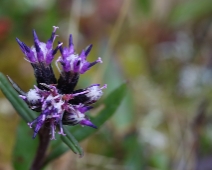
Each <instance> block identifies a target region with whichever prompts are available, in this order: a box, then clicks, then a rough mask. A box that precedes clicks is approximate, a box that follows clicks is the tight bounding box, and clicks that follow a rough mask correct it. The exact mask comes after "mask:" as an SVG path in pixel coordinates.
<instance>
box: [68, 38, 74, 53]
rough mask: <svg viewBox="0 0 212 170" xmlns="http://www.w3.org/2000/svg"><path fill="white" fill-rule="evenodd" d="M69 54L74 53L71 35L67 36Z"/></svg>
mask: <svg viewBox="0 0 212 170" xmlns="http://www.w3.org/2000/svg"><path fill="white" fill-rule="evenodd" d="M69 52H70V53H73V52H74V43H73V37H72V35H71V34H70V36H69Z"/></svg>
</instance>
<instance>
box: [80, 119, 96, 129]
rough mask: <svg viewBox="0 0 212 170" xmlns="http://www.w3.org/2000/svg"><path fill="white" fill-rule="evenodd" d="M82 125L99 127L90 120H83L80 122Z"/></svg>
mask: <svg viewBox="0 0 212 170" xmlns="http://www.w3.org/2000/svg"><path fill="white" fill-rule="evenodd" d="M80 124H81V125H85V126H90V127H92V128H95V129H97V126H95V125H94V124H93V123H92V122H91V121H90V120H82V121H81V122H80Z"/></svg>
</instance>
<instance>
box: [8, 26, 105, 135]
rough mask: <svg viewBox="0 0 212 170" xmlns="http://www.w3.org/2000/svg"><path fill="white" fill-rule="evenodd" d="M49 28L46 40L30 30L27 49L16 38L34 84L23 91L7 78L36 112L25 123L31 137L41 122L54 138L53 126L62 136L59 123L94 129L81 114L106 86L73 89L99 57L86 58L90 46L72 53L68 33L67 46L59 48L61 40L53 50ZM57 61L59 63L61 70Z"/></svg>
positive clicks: (96, 85) (94, 85)
mask: <svg viewBox="0 0 212 170" xmlns="http://www.w3.org/2000/svg"><path fill="white" fill-rule="evenodd" d="M53 28H54V29H53V32H52V34H51V37H50V39H49V40H48V41H47V42H46V43H43V42H40V41H39V39H38V36H37V35H36V32H35V31H33V36H34V46H32V47H31V48H29V47H28V46H27V45H25V44H24V43H23V42H21V41H20V40H19V39H18V38H17V39H16V40H17V42H18V44H19V46H20V48H21V50H22V52H23V53H24V55H25V57H26V60H27V61H28V62H30V63H31V65H32V67H33V69H34V74H35V77H36V81H37V86H34V88H33V89H30V90H29V91H28V92H27V93H25V92H23V91H22V90H21V89H20V88H18V86H17V85H16V84H15V83H14V82H13V81H12V80H11V79H10V78H9V80H10V82H11V83H12V85H13V87H14V88H15V89H16V90H17V91H18V93H19V94H20V95H19V96H20V97H21V98H22V99H23V100H24V101H25V102H26V103H27V105H28V106H29V108H30V109H32V110H34V111H37V112H40V115H39V116H38V117H37V118H36V119H35V120H33V121H32V122H29V123H28V125H29V127H30V128H34V134H33V138H35V137H36V135H37V133H38V132H39V130H40V129H41V128H42V127H44V124H45V127H46V126H49V127H50V129H51V139H55V131H56V128H57V127H58V128H59V132H58V133H59V134H61V135H65V134H64V131H63V125H72V126H74V125H77V124H80V125H82V126H84V125H85V126H90V127H92V128H97V127H96V126H95V125H94V124H93V123H92V122H91V121H90V120H89V118H88V116H87V115H86V114H85V113H86V112H87V111H88V110H90V109H92V108H93V107H92V106H91V104H93V103H95V102H96V101H98V100H99V98H100V97H101V96H102V94H103V92H102V89H104V88H106V87H107V85H104V86H102V87H100V84H93V85H91V86H89V87H87V88H85V89H79V90H74V88H75V86H76V85H77V82H78V79H79V75H80V74H83V73H85V72H86V71H87V70H89V69H90V68H91V67H92V66H93V65H95V64H96V63H99V62H100V63H102V61H101V58H98V59H97V60H96V61H94V62H91V63H90V62H88V61H87V60H86V58H87V56H88V54H89V52H90V50H91V47H92V45H90V46H88V47H87V48H86V49H85V50H83V51H82V52H81V54H80V55H78V54H76V53H75V51H74V44H73V41H72V36H71V35H70V37H69V47H68V48H64V49H63V48H62V43H59V44H58V45H57V47H56V48H55V49H53V42H54V40H55V38H56V35H55V32H56V29H57V28H58V27H53ZM58 49H60V52H61V56H60V57H59V59H58V60H57V62H56V63H57V67H58V69H59V71H60V77H59V79H58V81H57V79H56V78H55V75H54V72H53V70H52V67H51V62H52V60H53V58H54V55H55V54H56V53H57V50H58ZM58 63H60V64H61V68H62V70H61V69H60V67H59V66H58Z"/></svg>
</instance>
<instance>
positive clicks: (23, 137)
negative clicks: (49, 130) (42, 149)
mask: <svg viewBox="0 0 212 170" xmlns="http://www.w3.org/2000/svg"><path fill="white" fill-rule="evenodd" d="M30 138H32V130H31V129H30V128H29V127H28V126H27V124H26V122H24V121H23V120H21V121H20V123H19V126H18V129H17V134H16V143H15V147H14V150H13V166H14V168H15V169H16V170H19V169H20V170H28V169H29V168H30V166H31V163H32V161H33V158H34V156H35V153H36V150H37V146H38V139H35V140H29V139H30Z"/></svg>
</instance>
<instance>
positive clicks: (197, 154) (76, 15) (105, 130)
mask: <svg viewBox="0 0 212 170" xmlns="http://www.w3.org/2000/svg"><path fill="white" fill-rule="evenodd" d="M11 4H12V5H11ZM53 25H56V26H59V27H60V29H59V30H58V35H60V37H58V38H57V39H60V40H63V41H64V42H66V40H67V37H68V34H69V33H72V34H73V37H74V42H75V44H77V51H78V52H80V51H79V50H81V49H83V48H84V47H85V46H86V45H88V44H89V43H92V44H93V45H94V48H93V49H92V51H91V54H90V55H89V59H88V60H89V61H92V60H94V59H95V58H96V57H97V56H101V57H102V59H103V61H104V63H103V64H102V65H98V66H95V68H94V69H92V70H90V71H89V72H88V73H87V74H86V75H82V78H81V80H80V83H79V85H78V86H79V87H86V86H87V85H88V84H90V83H96V82H100V83H101V84H104V83H107V84H108V89H107V90H105V96H107V95H108V94H109V93H110V92H111V91H113V90H114V89H115V88H116V87H118V86H119V85H120V84H122V83H123V82H124V81H125V80H127V82H128V93H127V94H126V96H125V99H124V101H123V102H122V103H121V105H120V107H119V109H118V110H117V112H116V114H115V115H114V116H113V117H112V118H111V120H110V121H108V122H107V123H106V124H105V125H104V126H103V127H101V128H100V130H99V131H98V132H97V133H95V134H94V135H93V136H91V137H89V138H88V139H86V140H85V141H83V142H82V143H81V145H82V147H83V148H84V150H85V155H84V157H83V158H80V159H79V158H78V157H76V155H74V154H73V153H71V152H67V153H66V154H65V155H64V156H62V157H60V158H59V159H57V160H55V161H54V162H53V163H51V164H50V165H48V168H50V169H53V170H54V169H62V170H66V169H73V170H75V169H76V170H83V169H100V168H101V169H103V170H109V169H120V170H121V169H130V170H131V169H132V170H134V169H135V170H137V169H163V170H169V169H173V170H175V169H176V170H181V169H197V170H200V169H201V170H204V169H212V165H211V161H210V158H211V156H212V144H211V143H212V133H211V128H212V126H211V124H212V122H211V120H212V119H211V118H212V115H211V111H212V108H211V103H212V96H211V94H212V93H211V91H212V2H211V1H210V0H185V1H182V0H168V1H167V0H160V1H158V0H71V1H70V0H60V1H56V0H54V1H52V0H46V1H41V0H38V1H30V0H19V1H10V0H2V1H1V2H0V72H2V73H4V74H5V75H9V76H10V77H11V78H13V80H14V81H15V82H17V84H18V85H19V86H20V87H21V88H23V90H24V91H26V90H28V89H29V88H31V87H32V85H33V84H34V77H33V72H32V69H31V67H30V64H29V63H28V62H27V61H24V60H23V55H22V53H21V50H20V49H19V47H18V45H17V43H16V42H15V37H19V38H20V39H21V40H23V41H24V42H26V44H27V45H29V46H30V45H31V44H32V42H33V40H32V33H31V31H32V29H36V31H37V32H38V33H39V38H40V39H41V40H43V41H44V40H47V38H48V37H49V35H50V33H51V31H52V26H53ZM65 45H67V44H65ZM0 97H1V98H0V169H6V170H7V169H12V150H13V148H14V145H15V143H16V140H17V139H18V138H17V139H16V138H15V137H16V134H19V133H20V131H19V129H16V127H17V124H18V121H17V119H18V116H17V114H15V111H14V110H13V109H12V108H11V105H10V104H9V102H7V100H6V99H5V98H4V97H3V94H0ZM114 97H115V96H114ZM102 101H103V100H102ZM102 101H100V102H98V103H97V105H98V104H99V107H98V106H96V109H95V110H92V111H91V112H90V114H91V116H95V115H98V113H99V112H100V111H101V110H102V109H105V108H101V107H102V106H101V102H102ZM5 122H8V123H5ZM26 137H27V136H25V137H24V139H25V138H26ZM25 140H29V141H30V143H31V142H33V141H31V140H32V139H31V138H30V137H29V138H28V139H25ZM8 141H11V142H8ZM57 146H59V145H58V143H57V141H56V142H52V147H55V148H57ZM33 149H34V148H33ZM60 151H62V150H60Z"/></svg>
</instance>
